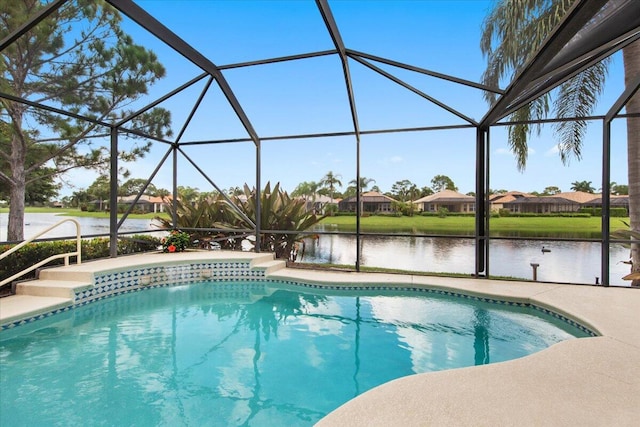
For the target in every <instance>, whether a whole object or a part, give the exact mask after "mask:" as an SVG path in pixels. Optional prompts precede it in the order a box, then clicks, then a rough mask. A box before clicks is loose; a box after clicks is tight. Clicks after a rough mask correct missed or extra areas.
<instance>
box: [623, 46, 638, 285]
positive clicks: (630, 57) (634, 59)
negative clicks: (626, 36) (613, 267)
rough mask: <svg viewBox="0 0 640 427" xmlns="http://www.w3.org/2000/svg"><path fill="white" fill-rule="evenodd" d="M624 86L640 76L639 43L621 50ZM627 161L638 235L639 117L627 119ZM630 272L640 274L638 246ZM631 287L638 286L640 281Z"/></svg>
mask: <svg viewBox="0 0 640 427" xmlns="http://www.w3.org/2000/svg"><path fill="white" fill-rule="evenodd" d="M622 53H623V58H624V75H625V85H629V84H631V82H632V80H633V79H634V78H635V77H637V76H638V75H640V41H635V42H633V43H632V44H630V45H629V46H627V47H626V48H624V49H623V51H622ZM626 112H627V113H628V114H634V113H640V93H638V92H636V94H635V95H634V96H633V98H631V100H630V101H629V102H628V103H627V105H626ZM627 156H628V157H627V161H628V169H627V172H628V174H629V221H630V225H631V230H632V231H635V232H638V233H640V117H629V118H627ZM631 272H632V273H633V272H640V244H637V243H636V244H632V245H631ZM632 286H640V279H636V280H633V282H632Z"/></svg>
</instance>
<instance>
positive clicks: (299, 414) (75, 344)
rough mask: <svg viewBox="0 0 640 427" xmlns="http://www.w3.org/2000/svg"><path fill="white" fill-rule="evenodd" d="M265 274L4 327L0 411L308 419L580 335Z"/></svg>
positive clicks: (465, 304) (496, 313)
mask: <svg viewBox="0 0 640 427" xmlns="http://www.w3.org/2000/svg"><path fill="white" fill-rule="evenodd" d="M273 286H277V284H272V283H266V282H229V283H224V282H208V283H200V284H194V285H190V286H177V287H172V288H156V289H148V290H145V291H142V292H138V293H134V294H127V295H122V296H120V297H117V298H110V299H106V300H102V301H99V302H96V303H93V304H89V305H86V306H83V307H79V308H78V309H76V310H73V311H72V312H66V313H61V314H60V315H56V316H52V317H49V318H47V319H44V320H43V321H40V322H34V323H32V324H30V325H28V327H27V329H25V330H26V331H27V332H28V333H20V331H19V329H20V328H15V329H14V330H12V331H9V335H8V336H3V340H2V341H0V367H2V375H0V383H1V384H0V385H1V386H2V390H3V392H5V391H6V395H7V396H10V398H9V399H2V400H0V423H2V424H3V425H4V424H5V423H6V424H7V425H10V424H14V423H16V420H20V421H21V422H22V424H37V421H38V420H42V419H65V420H71V423H72V424H85V425H87V424H91V425H98V424H103V423H104V422H105V420H112V421H114V422H115V423H119V424H126V422H125V421H127V420H129V422H128V424H131V423H135V424H140V425H142V424H148V423H149V422H150V423H151V424H153V425H211V422H210V421H211V420H212V419H216V420H219V424H220V425H247V426H250V425H313V424H314V423H315V422H316V421H317V420H319V419H320V418H321V417H322V416H323V415H325V414H327V413H328V412H330V411H331V410H333V409H335V408H336V407H337V406H339V405H340V404H342V403H344V402H345V401H347V400H349V399H351V398H353V397H354V396H356V395H358V394H360V393H362V392H365V391H366V390H369V389H371V388H373V387H375V386H377V385H379V384H381V383H383V382H387V381H390V380H393V379H395V378H398V377H401V376H405V375H409V374H413V373H418V372H426V371H433V370H441V369H448V368H457V367H462V366H471V365H473V364H484V363H488V362H489V361H490V359H491V361H503V360H509V359H513V358H516V357H521V356H524V355H527V354H531V353H533V352H536V351H539V350H541V349H543V348H546V347H548V346H550V345H552V344H553V343H555V342H559V341H562V340H566V339H571V338H573V337H574V336H580V333H579V332H578V331H574V330H573V329H572V328H571V327H569V326H568V325H566V324H560V323H559V322H558V321H557V320H554V319H553V318H551V317H548V318H547V319H545V320H543V319H541V318H540V317H538V316H535V315H532V314H531V312H530V311H527V310H520V309H515V308H509V307H504V306H498V305H491V304H487V303H480V302H475V301H470V300H463V299H455V298H449V297H445V296H432V297H426V296H425V295H417V294H415V293H409V292H407V293H406V294H405V295H398V294H397V293H391V292H382V291H381V292H378V293H364V292H358V293H355V292H354V293H353V294H352V295H345V294H344V293H340V294H338V295H331V294H329V293H327V294H326V295H324V294H309V293H306V292H304V293H303V292H298V291H295V290H292V289H294V288H287V287H285V288H280V287H277V288H274V287H273ZM295 289H297V288H295ZM38 328H40V329H38ZM572 334H576V335H572ZM490 345H491V350H492V353H491V358H490V357H489V347H490ZM41 384H47V387H46V388H44V387H40V386H39V385H41ZM78 393H80V394H81V395H82V397H83V398H82V399H72V401H70V400H69V399H68V396H74V395H78ZM16 399H17V400H16ZM107 399H109V400H107ZM27 400H28V401H29V402H32V405H18V404H16V402H18V401H27ZM62 402H64V404H62ZM114 404H115V405H118V411H116V412H117V414H114V413H113V408H114V406H113V405H114ZM80 416H81V417H82V420H80V419H79V417H80ZM47 417H49V418H47ZM76 421H77V422H76ZM81 421H82V422H81ZM145 421H147V422H145Z"/></svg>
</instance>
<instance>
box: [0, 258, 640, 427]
mask: <svg viewBox="0 0 640 427" xmlns="http://www.w3.org/2000/svg"><path fill="white" fill-rule="evenodd" d="M237 260H242V261H244V262H247V261H248V262H250V263H251V269H256V270H259V271H260V274H264V277H265V278H267V279H272V280H285V281H294V282H302V283H307V284H311V285H314V284H318V285H319V284H325V285H332V286H340V285H342V284H344V285H348V286H352V287H353V286H368V285H383V286H389V287H393V286H396V285H397V286H399V287H407V286H410V287H427V288H432V289H441V290H446V291H451V292H455V293H461V294H466V295H472V296H482V297H488V298H494V299H498V300H503V301H519V302H525V303H531V304H534V305H536V306H538V307H541V308H543V309H549V310H551V311H554V312H555V313H558V314H560V315H563V316H566V317H567V318H569V319H574V320H576V321H578V322H579V323H581V324H582V325H584V326H586V327H588V328H589V329H591V330H593V331H595V332H597V333H598V335H599V336H597V337H593V338H582V339H575V340H569V341H564V342H561V343H559V344H556V345H553V346H552V347H550V348H548V349H545V350H543V351H540V352H538V353H535V354H533V355H531V356H527V357H523V358H520V359H516V360H511V361H508V362H501V363H494V364H489V365H483V366H474V367H469V368H461V369H452V370H447V371H440V372H431V373H425V374H417V375H411V376H408V377H404V378H400V379H397V380H394V381H391V382H389V383H386V384H383V385H381V386H379V387H377V388H374V389H372V390H370V391H368V392H366V393H364V394H362V395H360V396H358V397H356V398H355V399H353V400H351V401H349V402H347V403H345V404H344V405H342V406H341V407H339V408H337V409H336V410H335V411H333V412H331V413H330V414H328V415H327V416H326V417H325V418H323V419H322V420H320V421H319V422H318V423H317V425H318V426H320V427H327V426H341V427H343V426H425V425H434V426H510V425H513V426H578V425H579V426H605V425H606V426H637V425H640V421H639V420H640V290H639V289H629V288H604V287H596V286H583V285H580V286H577V285H576V286H574V285H559V284H549V283H536V282H509V281H496V280H485V279H459V278H443V277H427V276H413V275H399V274H382V273H355V272H334V271H320V270H307V269H295V268H284V263H283V262H280V261H275V260H273V257H272V255H271V254H254V253H248V252H225V251H210V252H207V251H203V252H195V251H194V252H185V253H177V254H143V255H135V256H125V257H119V258H113V259H105V260H99V261H92V262H86V263H84V264H81V265H70V266H67V267H56V268H51V269H46V270H44V271H43V272H42V273H41V275H40V279H41V280H38V281H33V282H26V283H23V284H21V285H20V286H19V287H18V291H19V292H20V293H21V294H20V295H16V296H11V297H6V298H2V299H0V324H2V325H5V324H7V323H8V322H15V321H16V319H20V318H27V317H32V316H34V315H37V314H39V313H47V312H51V311H54V310H56V309H59V308H61V307H69V306H71V305H73V296H72V294H73V292H74V291H78V290H87V289H90V288H92V287H93V283H92V281H93V278H94V277H95V276H96V274H97V273H104V272H109V271H124V270H127V269H133V268H136V267H141V266H149V265H180V264H182V263H193V262H201V261H209V262H210V261H237Z"/></svg>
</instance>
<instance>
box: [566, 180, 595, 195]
mask: <svg viewBox="0 0 640 427" xmlns="http://www.w3.org/2000/svg"><path fill="white" fill-rule="evenodd" d="M571 190H573V191H583V192H585V193H593V192H594V191H596V189H595V188H593V187H592V186H591V181H574V182H572V183H571Z"/></svg>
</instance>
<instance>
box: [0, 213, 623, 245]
mask: <svg viewBox="0 0 640 427" xmlns="http://www.w3.org/2000/svg"><path fill="white" fill-rule="evenodd" d="M7 212H9V209H8V208H0V213H7ZM26 212H28V213H38V212H40V213H56V214H58V215H61V216H75V217H92V218H109V213H108V212H82V211H80V210H79V209H71V208H65V209H61V208H34V207H27V208H26ZM156 216H161V217H164V218H167V219H168V218H169V215H168V214H167V213H166V212H164V213H148V214H130V215H129V216H128V218H139V219H153V218H155V217H156ZM118 217H121V215H118ZM601 221H602V220H601V218H600V217H587V218H584V217H575V218H570V217H499V218H491V220H490V224H489V227H490V230H491V235H492V236H521V237H578V238H597V237H599V236H600V230H601ZM622 221H626V222H627V223H628V222H629V218H611V222H610V224H611V231H615V230H618V229H626V228H627V227H626V226H625V225H624V223H623V222H622ZM321 224H324V225H335V226H337V228H338V229H339V230H341V231H355V229H356V217H355V216H332V217H328V218H325V219H324V220H322V222H321ZM360 227H361V230H362V231H363V232H372V233H375V232H379V233H423V234H446V235H463V236H472V235H473V233H474V228H475V218H473V217H461V216H448V217H445V218H440V217H434V216H419V215H417V216H413V217H407V216H403V217H391V216H368V217H363V218H361V219H360Z"/></svg>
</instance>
